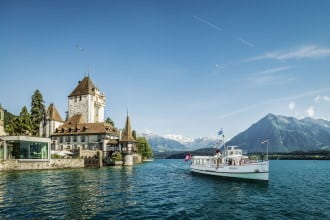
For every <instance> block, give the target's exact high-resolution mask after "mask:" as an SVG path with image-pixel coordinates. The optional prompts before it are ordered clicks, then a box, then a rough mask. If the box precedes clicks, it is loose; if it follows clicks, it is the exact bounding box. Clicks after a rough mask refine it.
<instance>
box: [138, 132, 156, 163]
mask: <svg viewBox="0 0 330 220" xmlns="http://www.w3.org/2000/svg"><path fill="white" fill-rule="evenodd" d="M136 140H137V148H138V153H139V154H140V155H141V156H142V158H152V156H153V153H152V149H151V147H150V145H149V143H148V140H147V139H146V138H145V137H137V139H136Z"/></svg>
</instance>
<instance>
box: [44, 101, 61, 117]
mask: <svg viewBox="0 0 330 220" xmlns="http://www.w3.org/2000/svg"><path fill="white" fill-rule="evenodd" d="M47 115H48V117H49V120H52V121H60V122H63V119H62V117H61V115H60V114H59V113H58V111H57V109H56V107H55V105H54V104H53V103H52V104H50V105H49V107H48V109H47Z"/></svg>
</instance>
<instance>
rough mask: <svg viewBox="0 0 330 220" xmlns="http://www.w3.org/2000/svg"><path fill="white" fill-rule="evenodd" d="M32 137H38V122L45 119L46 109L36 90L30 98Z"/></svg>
mask: <svg viewBox="0 0 330 220" xmlns="http://www.w3.org/2000/svg"><path fill="white" fill-rule="evenodd" d="M31 99H32V101H31V121H32V135H34V136H38V135H39V126H40V122H41V121H42V120H43V119H44V118H45V114H46V109H45V105H44V103H45V102H44V100H43V98H42V95H41V93H40V91H39V90H38V89H37V90H36V91H35V92H34V94H33V95H32V97H31Z"/></svg>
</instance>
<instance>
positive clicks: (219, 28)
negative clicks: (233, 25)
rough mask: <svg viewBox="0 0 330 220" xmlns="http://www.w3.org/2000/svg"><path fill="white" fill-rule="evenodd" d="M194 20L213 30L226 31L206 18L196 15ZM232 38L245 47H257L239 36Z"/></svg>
mask: <svg viewBox="0 0 330 220" xmlns="http://www.w3.org/2000/svg"><path fill="white" fill-rule="evenodd" d="M193 18H194V19H196V20H197V21H200V22H201V23H203V24H206V25H207V26H209V27H211V28H213V29H215V30H217V31H224V29H223V28H222V27H220V26H218V25H215V24H213V23H212V22H210V21H208V20H206V19H204V18H201V17H198V16H196V15H194V16H193ZM227 34H228V33H227ZM229 35H230V33H229ZM232 37H233V38H234V39H236V40H237V41H238V42H240V43H241V44H243V45H245V46H248V47H255V45H254V44H253V43H251V42H250V41H247V40H245V39H243V38H242V37H238V36H236V37H235V36H233V35H232Z"/></svg>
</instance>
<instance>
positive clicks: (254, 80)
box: [245, 66, 294, 86]
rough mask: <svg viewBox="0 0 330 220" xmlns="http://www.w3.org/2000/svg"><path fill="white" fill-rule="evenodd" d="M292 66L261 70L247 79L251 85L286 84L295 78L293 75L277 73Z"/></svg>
mask: <svg viewBox="0 0 330 220" xmlns="http://www.w3.org/2000/svg"><path fill="white" fill-rule="evenodd" d="M290 68H291V67H290V66H281V67H276V68H271V69H266V70H263V71H261V72H257V73H253V74H251V75H250V76H249V77H247V78H246V79H245V81H247V85H249V86H265V85H284V84H287V83H289V82H291V81H293V80H294V78H292V77H287V76H283V75H279V74H276V73H278V72H282V71H285V70H288V69H290Z"/></svg>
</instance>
